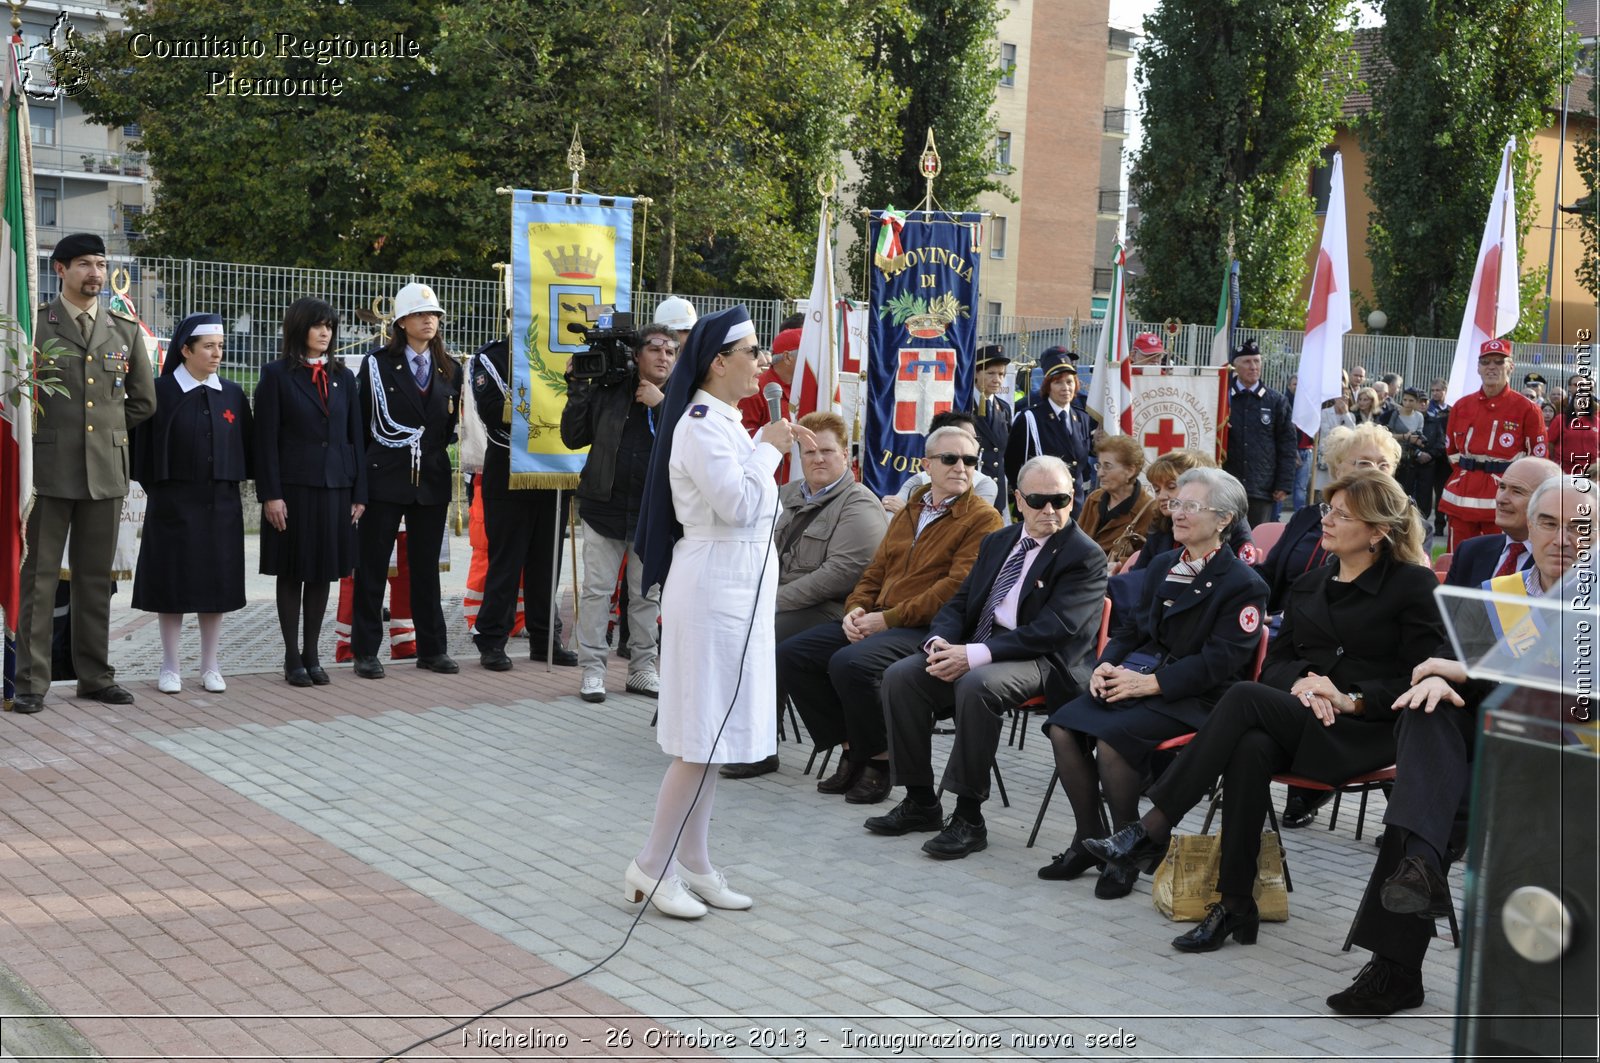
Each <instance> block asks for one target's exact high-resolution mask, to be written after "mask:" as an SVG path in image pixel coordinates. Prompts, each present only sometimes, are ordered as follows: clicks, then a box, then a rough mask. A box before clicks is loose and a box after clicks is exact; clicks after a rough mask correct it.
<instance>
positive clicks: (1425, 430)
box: [1389, 388, 1448, 521]
mask: <svg viewBox="0 0 1600 1063" xmlns="http://www.w3.org/2000/svg"><path fill="white" fill-rule="evenodd" d="M1426 404H1427V398H1426V397H1425V396H1424V395H1423V394H1422V389H1420V388H1406V390H1405V392H1404V393H1403V395H1402V396H1401V399H1400V408H1399V410H1397V411H1396V412H1395V415H1394V416H1393V417H1391V418H1389V431H1391V432H1393V433H1394V435H1395V438H1396V439H1398V440H1399V441H1400V467H1399V468H1398V469H1396V470H1395V474H1394V478H1395V479H1396V480H1397V481H1398V482H1399V484H1400V488H1401V490H1403V491H1405V493H1406V494H1408V495H1410V496H1411V498H1412V499H1414V500H1415V501H1416V503H1417V512H1419V513H1421V514H1422V519H1423V520H1425V521H1426V520H1427V519H1428V518H1429V516H1430V515H1431V514H1432V512H1433V476H1434V473H1433V470H1434V467H1435V466H1436V465H1437V464H1439V463H1440V462H1442V461H1444V457H1445V451H1446V450H1447V449H1448V444H1447V443H1446V441H1445V436H1444V422H1443V421H1440V420H1438V419H1436V418H1432V417H1429V416H1428V415H1427V411H1426Z"/></svg>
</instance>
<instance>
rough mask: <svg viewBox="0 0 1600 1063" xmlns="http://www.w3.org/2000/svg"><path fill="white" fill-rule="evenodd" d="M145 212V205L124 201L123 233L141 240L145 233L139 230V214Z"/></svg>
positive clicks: (133, 238)
mask: <svg viewBox="0 0 1600 1063" xmlns="http://www.w3.org/2000/svg"><path fill="white" fill-rule="evenodd" d="M143 213H144V207H143V206H141V205H140V204H137V203H124V204H123V205H122V235H123V236H126V237H127V238H128V239H129V240H140V239H143V238H144V234H143V233H141V232H140V231H139V215H141V214H143Z"/></svg>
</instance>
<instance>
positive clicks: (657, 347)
mask: <svg viewBox="0 0 1600 1063" xmlns="http://www.w3.org/2000/svg"><path fill="white" fill-rule="evenodd" d="M644 349H645V350H647V351H671V352H672V353H673V354H677V353H678V345H677V344H676V343H673V342H672V341H671V340H665V339H661V338H660V337H657V338H656V339H653V340H651V341H650V342H648V343H646V344H645V345H644Z"/></svg>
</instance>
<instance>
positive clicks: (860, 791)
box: [844, 760, 894, 805]
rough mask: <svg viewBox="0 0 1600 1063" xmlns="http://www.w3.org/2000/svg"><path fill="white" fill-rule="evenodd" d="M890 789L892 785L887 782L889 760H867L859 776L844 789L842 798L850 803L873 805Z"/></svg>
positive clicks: (887, 793) (886, 794)
mask: <svg viewBox="0 0 1600 1063" xmlns="http://www.w3.org/2000/svg"><path fill="white" fill-rule="evenodd" d="M879 765H882V766H881V767H880V766H879ZM892 789H894V786H893V784H891V783H890V782H889V762H888V761H887V760H874V761H869V762H868V763H867V766H866V768H864V769H863V770H862V772H861V778H859V779H857V780H856V784H855V785H854V786H852V787H850V789H849V790H847V791H845V795H844V799H845V800H846V801H848V802H850V803H851V804H852V805H875V804H877V803H878V802H879V801H882V800H883V799H884V798H885V797H888V796H889V791H890V790H892Z"/></svg>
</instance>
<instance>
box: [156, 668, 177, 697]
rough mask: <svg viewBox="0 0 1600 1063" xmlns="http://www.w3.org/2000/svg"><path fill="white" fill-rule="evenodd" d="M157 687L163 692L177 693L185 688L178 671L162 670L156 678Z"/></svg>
mask: <svg viewBox="0 0 1600 1063" xmlns="http://www.w3.org/2000/svg"><path fill="white" fill-rule="evenodd" d="M156 689H157V690H159V691H161V693H163V694H177V693H179V692H180V691H182V690H183V680H182V679H180V678H178V673H177V672H162V673H161V677H160V678H159V679H157V680H156Z"/></svg>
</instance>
